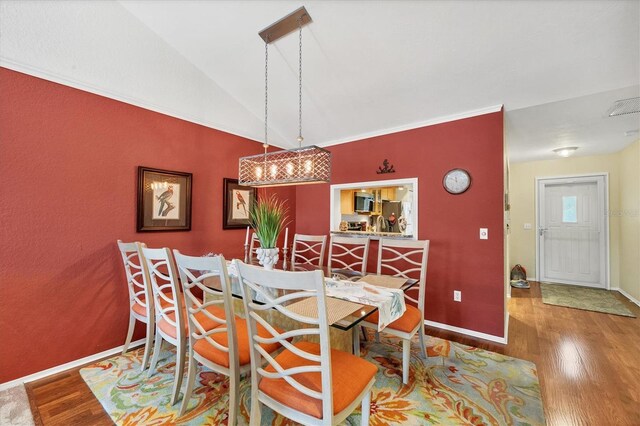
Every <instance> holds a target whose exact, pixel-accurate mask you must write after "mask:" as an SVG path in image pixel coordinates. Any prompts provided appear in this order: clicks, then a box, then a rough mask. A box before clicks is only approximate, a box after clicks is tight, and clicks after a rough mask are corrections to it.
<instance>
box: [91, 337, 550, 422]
mask: <svg viewBox="0 0 640 426" xmlns="http://www.w3.org/2000/svg"><path fill="white" fill-rule="evenodd" d="M427 347H428V357H427V358H426V359H425V358H422V357H421V356H420V345H419V344H418V342H417V341H414V342H413V343H412V345H411V352H412V353H411V367H410V368H411V374H410V382H409V384H408V385H403V384H402V371H401V368H402V351H401V349H402V344H401V341H400V340H398V339H395V338H392V337H389V336H385V335H384V334H382V335H381V342H380V343H375V342H371V339H370V342H367V343H365V344H364V346H363V349H362V352H361V355H362V356H363V357H365V358H366V359H367V360H369V361H371V362H373V363H374V364H376V365H377V366H378V367H379V372H378V375H377V377H376V383H375V385H374V388H373V394H372V397H371V406H370V413H371V417H370V424H371V425H376V426H382V425H430V424H434V425H496V426H497V425H518V426H524V425H544V424H545V419H544V412H543V408H542V400H541V397H540V385H539V382H538V377H537V373H536V367H535V365H534V364H533V363H531V362H528V361H524V360H521V359H517V358H511V357H508V356H505V355H500V354H497V353H494V352H489V351H485V350H482V349H478V348H474V347H470V346H465V345H460V344H458V343H454V342H451V341H448V340H443V339H438V338H435V337H430V336H427ZM141 356H142V349H138V350H134V351H132V352H129V353H127V354H125V355H120V356H116V357H113V358H110V359H107V360H104V361H100V362H98V363H96V364H93V365H91V366H89V367H86V368H83V369H81V370H80V374H81V375H82V377H83V379H84V380H85V382H86V383H87V384H88V385H89V387H90V388H91V390H92V391H93V393H94V394H95V396H96V397H97V398H98V400H99V401H100V403H101V404H102V406H103V407H104V409H105V410H106V412H107V413H108V414H109V416H111V418H112V419H113V421H114V422H115V423H116V424H117V425H174V424H175V425H221V424H227V410H228V407H227V405H228V379H227V378H226V377H225V376H222V375H219V374H216V373H213V372H211V371H208V370H206V369H204V368H202V366H200V370H199V373H198V375H197V380H196V389H195V390H194V392H193V394H192V397H191V402H190V403H189V411H187V413H185V415H184V416H183V417H181V418H177V413H178V409H179V406H180V401H179V402H178V403H176V405H175V406H170V405H169V399H170V393H171V386H172V385H173V373H174V368H175V353H174V352H173V351H170V350H166V349H163V352H162V354H161V357H160V358H161V360H160V361H159V368H157V372H156V373H155V374H154V375H153V376H152V377H151V378H148V377H147V373H146V372H144V373H140V372H139V367H140V362H141ZM185 373H186V369H185ZM185 376H186V374H185ZM250 388H251V380H250V378H248V377H245V378H243V379H242V380H241V384H240V402H239V405H240V410H239V415H238V424H240V425H248V424H249V412H250V407H251V404H250V398H251V389H250ZM262 424H263V425H272V426H285V425H294V424H295V423H293V422H291V421H289V420H287V419H284V418H282V417H281V416H279V415H274V413H273V412H272V411H271V410H270V409H269V408H267V407H265V406H262ZM343 425H360V409H359V408H358V409H357V410H356V411H354V413H353V414H352V415H351V416H350V417H349V418H348V419H347V420H346V421H345V422H344V423H343Z"/></svg>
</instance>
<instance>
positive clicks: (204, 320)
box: [158, 299, 227, 339]
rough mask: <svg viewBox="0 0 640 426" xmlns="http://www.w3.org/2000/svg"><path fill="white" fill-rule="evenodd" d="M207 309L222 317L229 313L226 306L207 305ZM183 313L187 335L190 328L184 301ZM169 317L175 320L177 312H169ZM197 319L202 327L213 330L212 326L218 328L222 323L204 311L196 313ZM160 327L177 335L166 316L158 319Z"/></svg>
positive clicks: (174, 336) (169, 333) (170, 334)
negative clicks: (225, 309) (225, 308)
mask: <svg viewBox="0 0 640 426" xmlns="http://www.w3.org/2000/svg"><path fill="white" fill-rule="evenodd" d="M181 300H182V299H181ZM207 311H209V312H210V313H211V314H213V315H215V316H216V317H218V318H220V319H226V318H227V315H226V314H225V312H224V308H223V307H222V306H209V307H207ZM182 313H183V318H184V331H185V335H187V332H188V329H189V320H188V319H187V309H186V308H185V306H184V302H183V305H182ZM167 317H169V318H170V319H171V320H172V321H175V320H176V313H175V312H171V313H170V314H167ZM196 320H197V321H198V322H199V323H200V325H202V328H204V329H205V330H211V329H212V328H216V327H219V326H220V325H221V324H220V323H219V322H216V321H213V320H212V319H211V318H209V317H208V316H207V315H206V314H205V313H204V312H198V313H197V314H196ZM158 328H160V330H162V331H163V332H164V333H165V334H168V335H169V336H171V337H173V338H174V339H175V338H176V336H177V333H176V327H175V326H174V325H173V324H171V323H170V322H169V321H167V320H166V319H164V318H162V319H160V321H158Z"/></svg>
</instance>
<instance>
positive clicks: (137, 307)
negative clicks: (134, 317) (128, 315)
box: [131, 295, 171, 317]
mask: <svg viewBox="0 0 640 426" xmlns="http://www.w3.org/2000/svg"><path fill="white" fill-rule="evenodd" d="M168 297H169V296H168ZM140 300H141V301H143V302H145V303H146V297H145V296H144V295H143V296H140ZM160 305H161V306H162V307H163V308H166V307H167V306H170V305H171V302H167V301H166V300H164V299H160ZM131 310H133V312H135V313H136V314H138V315H142V316H144V317H146V316H147V307H146V306H143V305H141V304H140V303H138V302H137V301H134V302H133V306H131Z"/></svg>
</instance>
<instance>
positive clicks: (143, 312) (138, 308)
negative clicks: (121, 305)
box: [131, 297, 147, 317]
mask: <svg viewBox="0 0 640 426" xmlns="http://www.w3.org/2000/svg"><path fill="white" fill-rule="evenodd" d="M140 299H141V300H142V301H143V302H145V300H144V297H141V298H140ZM131 310H132V311H133V312H135V313H136V314H138V315H140V316H143V317H146V316H147V307H146V306H142V305H141V304H139V303H138V302H137V301H134V302H133V305H131Z"/></svg>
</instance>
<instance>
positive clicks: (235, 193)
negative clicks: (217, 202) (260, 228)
mask: <svg viewBox="0 0 640 426" xmlns="http://www.w3.org/2000/svg"><path fill="white" fill-rule="evenodd" d="M223 181H224V182H223V184H224V189H223V192H222V193H223V194H224V196H223V197H224V198H223V201H222V229H237V228H246V227H247V226H248V225H249V209H250V208H251V206H252V205H253V203H255V201H256V189H255V188H252V187H250V186H241V185H238V179H228V178H224V179H223Z"/></svg>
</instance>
